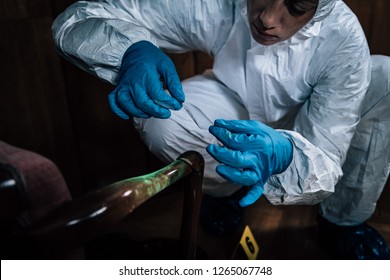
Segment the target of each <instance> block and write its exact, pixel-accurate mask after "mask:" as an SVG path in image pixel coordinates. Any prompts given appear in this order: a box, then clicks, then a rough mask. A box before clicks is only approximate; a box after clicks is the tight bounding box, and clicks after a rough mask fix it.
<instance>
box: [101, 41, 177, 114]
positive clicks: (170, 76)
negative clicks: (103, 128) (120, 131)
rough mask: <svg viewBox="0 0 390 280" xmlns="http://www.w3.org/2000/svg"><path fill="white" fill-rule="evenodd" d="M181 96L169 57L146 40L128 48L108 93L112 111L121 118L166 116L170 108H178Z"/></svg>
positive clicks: (175, 73) (174, 70)
mask: <svg viewBox="0 0 390 280" xmlns="http://www.w3.org/2000/svg"><path fill="white" fill-rule="evenodd" d="M164 85H165V86H166V89H167V90H168V92H167V91H165V90H164ZM184 99H185V98H184V93H183V89H182V87H181V83H180V78H179V76H178V75H177V72H176V69H175V66H174V64H173V62H172V60H171V59H170V58H169V57H168V56H167V55H166V54H165V53H164V52H163V51H161V50H160V49H159V48H157V47H156V46H154V45H153V44H152V43H150V42H147V41H140V42H137V43H134V44H133V45H131V46H130V47H129V48H128V50H127V51H126V53H125V54H124V56H123V58H122V64H121V68H120V71H119V75H118V79H117V84H116V87H115V89H114V91H113V92H111V93H110V94H109V96H108V100H109V104H110V107H111V109H112V111H113V112H114V113H115V114H117V115H118V116H119V117H121V118H123V119H128V118H129V117H140V118H149V117H156V118H163V119H165V118H169V117H170V115H171V112H170V110H180V109H181V108H182V103H183V102H184Z"/></svg>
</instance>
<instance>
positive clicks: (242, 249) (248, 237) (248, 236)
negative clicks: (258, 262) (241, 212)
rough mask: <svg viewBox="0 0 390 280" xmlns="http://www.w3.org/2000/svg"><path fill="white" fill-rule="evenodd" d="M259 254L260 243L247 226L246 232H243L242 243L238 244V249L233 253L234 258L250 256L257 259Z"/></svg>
mask: <svg viewBox="0 0 390 280" xmlns="http://www.w3.org/2000/svg"><path fill="white" fill-rule="evenodd" d="M258 254H259V245H257V242H256V240H255V238H254V237H253V234H252V232H251V230H250V228H249V226H248V225H247V226H245V229H244V232H243V233H242V236H241V239H240V243H239V244H238V245H237V247H236V250H235V252H234V254H233V259H243V258H248V259H249V260H255V259H256V258H257V255H258Z"/></svg>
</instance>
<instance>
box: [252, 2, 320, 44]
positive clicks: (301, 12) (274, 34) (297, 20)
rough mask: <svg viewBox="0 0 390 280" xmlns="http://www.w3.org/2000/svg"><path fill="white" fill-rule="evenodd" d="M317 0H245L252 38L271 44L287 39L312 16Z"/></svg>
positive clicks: (260, 42) (261, 42)
mask: <svg viewBox="0 0 390 280" xmlns="http://www.w3.org/2000/svg"><path fill="white" fill-rule="evenodd" d="M318 2H319V0H247V7H248V20H249V24H250V29H251V33H252V37H253V39H255V40H256V42H258V43H259V44H262V45H266V46H269V45H273V44H276V43H279V42H282V41H284V40H287V39H289V38H290V37H291V36H293V35H294V34H295V33H297V32H298V31H299V30H300V29H301V28H302V27H303V26H305V25H306V24H307V23H308V22H309V21H310V20H311V19H312V18H313V16H314V14H315V12H316V8H317V5H318Z"/></svg>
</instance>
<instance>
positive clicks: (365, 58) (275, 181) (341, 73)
mask: <svg viewBox="0 0 390 280" xmlns="http://www.w3.org/2000/svg"><path fill="white" fill-rule="evenodd" d="M360 39H361V40H355V41H354V40H350V41H349V40H345V41H344V42H342V43H343V44H345V42H349V44H348V45H340V46H337V47H336V51H335V52H334V53H333V54H331V56H330V59H329V60H328V61H327V64H326V65H325V66H324V67H323V68H320V67H319V69H322V70H321V73H320V75H319V77H320V78H319V80H318V82H317V83H316V86H315V87H314V89H313V93H312V95H311V96H310V99H309V100H307V101H306V102H305V103H304V105H303V106H302V107H301V109H300V110H299V112H298V115H297V116H296V118H295V124H294V128H293V131H281V133H282V134H284V135H285V136H286V137H288V138H290V139H291V140H292V142H293V145H294V154H293V160H292V163H291V164H290V166H289V167H288V168H287V169H286V170H285V171H284V172H283V173H281V174H276V175H273V176H271V178H270V179H269V180H268V182H267V184H266V185H265V189H264V194H265V196H266V197H267V198H268V199H269V201H270V202H271V203H273V204H315V203H318V202H320V201H322V200H323V199H324V198H326V197H327V196H328V195H330V194H332V193H333V192H334V187H335V185H336V184H337V182H338V181H339V180H340V178H341V176H342V175H343V172H342V165H343V163H344V161H345V158H346V155H347V152H348V149H349V146H350V143H351V140H352V137H353V135H354V133H355V129H356V126H357V124H358V123H359V120H360V114H361V113H360V110H361V104H362V101H363V99H364V96H365V94H366V90H367V88H368V85H369V82H370V54H369V49H368V47H367V45H366V42H365V39H364V38H363V36H360Z"/></svg>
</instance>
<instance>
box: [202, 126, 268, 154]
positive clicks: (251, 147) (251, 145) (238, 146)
mask: <svg viewBox="0 0 390 280" xmlns="http://www.w3.org/2000/svg"><path fill="white" fill-rule="evenodd" d="M209 131H210V133H211V134H213V135H214V136H215V137H216V138H217V139H218V140H219V141H221V142H222V143H223V144H224V145H225V146H227V147H229V148H230V149H234V150H240V151H265V150H269V147H272V143H273V142H272V139H271V138H270V137H269V136H268V135H267V134H265V133H262V131H257V134H246V133H241V132H240V133H233V132H231V131H229V130H228V129H226V128H224V127H218V126H210V128H209Z"/></svg>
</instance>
